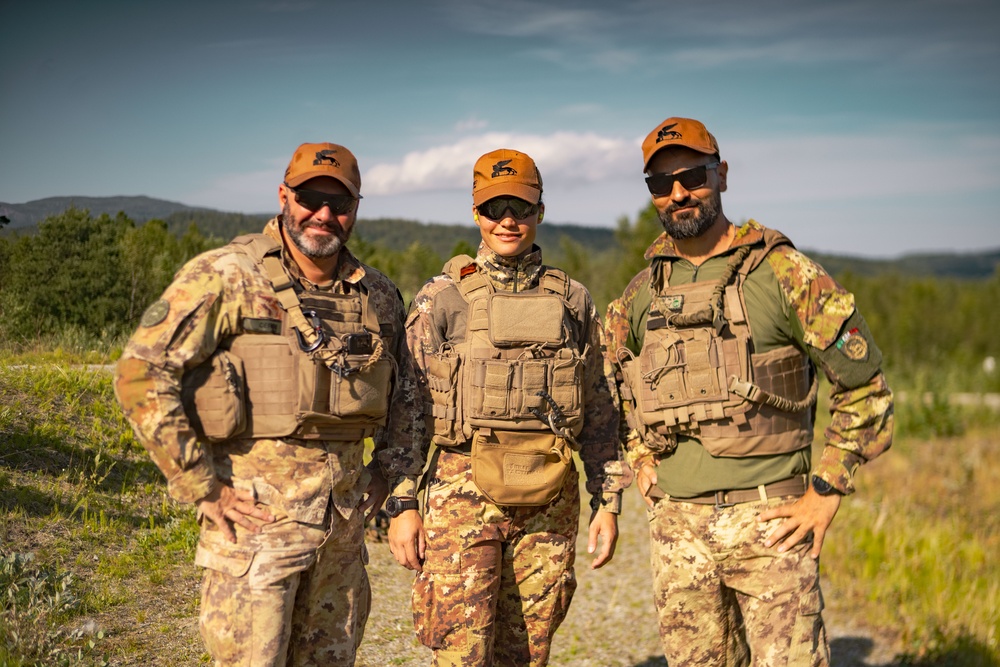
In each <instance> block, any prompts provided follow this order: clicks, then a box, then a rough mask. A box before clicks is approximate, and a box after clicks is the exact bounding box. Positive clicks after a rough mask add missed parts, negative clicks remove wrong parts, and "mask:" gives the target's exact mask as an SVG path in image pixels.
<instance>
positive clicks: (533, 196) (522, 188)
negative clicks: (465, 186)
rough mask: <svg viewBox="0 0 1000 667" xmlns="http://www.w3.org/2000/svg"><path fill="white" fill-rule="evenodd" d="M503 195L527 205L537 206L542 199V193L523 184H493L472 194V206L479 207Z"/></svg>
mask: <svg viewBox="0 0 1000 667" xmlns="http://www.w3.org/2000/svg"><path fill="white" fill-rule="evenodd" d="M504 195H506V196H508V197H517V198H518V199H523V200H524V201H526V202H528V203H529V204H537V203H538V201H539V200H540V199H541V198H542V191H541V190H539V189H537V188H533V187H531V186H530V185H524V184H523V183H495V184H493V185H488V186H486V187H485V188H483V189H482V190H477V191H476V192H474V193H472V205H473V206H479V205H480V204H482V203H484V202H488V201H489V200H491V199H493V198H494V197H503V196H504Z"/></svg>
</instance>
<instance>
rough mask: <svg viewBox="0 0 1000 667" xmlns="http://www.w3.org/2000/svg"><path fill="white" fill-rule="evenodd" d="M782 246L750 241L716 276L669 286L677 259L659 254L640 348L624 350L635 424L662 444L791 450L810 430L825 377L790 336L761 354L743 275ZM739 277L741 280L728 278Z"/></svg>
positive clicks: (778, 240) (718, 452)
mask: <svg viewBox="0 0 1000 667" xmlns="http://www.w3.org/2000/svg"><path fill="white" fill-rule="evenodd" d="M777 245H791V242H790V241H789V240H788V239H787V238H786V237H785V236H784V235H782V234H780V233H779V232H775V231H773V230H766V231H765V233H764V244H763V245H762V246H761V245H758V246H743V247H741V248H739V249H738V250H737V251H736V252H735V253H734V254H733V255H732V257H731V258H730V261H729V264H728V265H727V266H726V270H725V271H724V272H723V275H722V277H721V278H720V279H719V280H717V281H703V282H696V283H690V284H687V285H680V286H677V287H671V286H670V285H669V277H670V276H669V273H670V266H671V265H670V262H668V261H664V260H662V259H659V258H657V259H655V260H654V261H653V265H652V275H651V279H650V290H651V292H652V303H651V305H650V311H649V316H648V318H647V320H646V334H645V338H644V339H643V346H642V350H641V351H640V353H639V357H638V358H635V357H634V355H632V353H631V352H630V351H629V350H628V349H627V348H621V349H619V350H618V359H619V362H620V363H621V367H622V372H623V375H624V378H625V383H624V386H623V394H624V396H625V398H626V399H627V400H629V401H631V403H632V406H633V409H632V412H631V414H630V415H629V425H630V426H632V427H633V428H635V429H637V430H638V431H639V434H640V435H641V436H642V438H643V440H644V441H645V442H646V443H647V445H649V446H650V447H651V448H652V449H654V450H655V451H670V449H671V438H669V437H668V436H670V435H673V434H681V435H687V436H691V437H694V438H697V439H698V440H699V441H700V442H701V444H702V446H704V447H705V449H706V450H708V452H709V453H711V454H712V455H713V456H729V457H740V456H751V455H754V456H756V455H763V454H780V453H786V452H792V451H795V450H798V449H801V448H803V447H807V446H809V444H810V443H811V442H812V435H813V416H814V411H813V410H811V409H810V408H811V407H812V406H813V405H815V403H816V395H817V389H818V380H817V377H816V372H815V369H814V368H813V366H812V364H811V362H810V361H809V358H808V356H806V354H805V353H803V352H802V351H800V350H799V349H798V348H796V347H794V346H792V345H786V346H783V347H780V348H776V349H774V350H771V351H770V352H767V353H765V354H754V352H753V336H752V332H751V330H750V321H749V319H748V318H747V315H746V312H747V311H746V301H745V298H744V294H743V284H744V283H745V282H746V278H747V276H748V275H749V274H750V272H751V271H753V270H754V269H755V268H756V267H757V266H758V265H759V264H760V263H761V262H762V261H764V259H765V258H766V257H767V254H768V253H769V252H770V251H771V250H772V249H773V248H774V247H775V246H777ZM734 276H735V283H734V284H730V283H731V282H732V281H733V278H734Z"/></svg>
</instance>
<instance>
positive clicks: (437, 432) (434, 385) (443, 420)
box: [424, 349, 464, 446]
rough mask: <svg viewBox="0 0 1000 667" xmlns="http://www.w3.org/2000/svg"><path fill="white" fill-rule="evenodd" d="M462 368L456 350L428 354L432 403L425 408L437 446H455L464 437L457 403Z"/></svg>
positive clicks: (427, 371) (427, 373)
mask: <svg viewBox="0 0 1000 667" xmlns="http://www.w3.org/2000/svg"><path fill="white" fill-rule="evenodd" d="M460 367H461V357H459V355H458V353H457V352H456V351H455V350H452V349H448V350H442V351H441V352H439V353H437V354H431V355H428V356H427V369H426V373H425V376H426V378H427V388H428V389H429V390H430V395H431V403H430V405H425V406H424V411H425V413H426V414H428V415H429V416H430V417H431V422H432V424H433V431H432V433H433V435H432V438H431V440H432V442H434V444H435V445H442V446H454V445H457V444H459V443H460V442H461V441H462V440H463V439H464V436H463V435H462V426H461V423H460V421H459V419H458V415H459V414H460V410H461V408H460V406H459V405H458V395H459V391H458V378H459V375H458V373H459V369H460Z"/></svg>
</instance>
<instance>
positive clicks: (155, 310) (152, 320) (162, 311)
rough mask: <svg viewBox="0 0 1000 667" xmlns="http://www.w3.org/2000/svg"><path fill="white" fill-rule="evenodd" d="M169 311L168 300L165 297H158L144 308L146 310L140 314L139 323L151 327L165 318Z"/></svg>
mask: <svg viewBox="0 0 1000 667" xmlns="http://www.w3.org/2000/svg"><path fill="white" fill-rule="evenodd" d="M168 313H170V302H169V301H167V300H166V299H159V300H157V301H154V302H153V303H151V304H150V305H149V308H147V309H146V312H144V313H143V314H142V319H140V320H139V324H140V325H142V326H144V327H153V326H156V325H157V324H159V323H160V322H162V321H163V320H165V319H167V314H168Z"/></svg>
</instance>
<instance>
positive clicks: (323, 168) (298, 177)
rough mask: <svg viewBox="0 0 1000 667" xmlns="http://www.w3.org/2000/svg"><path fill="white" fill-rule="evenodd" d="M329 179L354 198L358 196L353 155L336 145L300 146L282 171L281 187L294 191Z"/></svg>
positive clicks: (357, 170)
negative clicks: (316, 179)
mask: <svg viewBox="0 0 1000 667" xmlns="http://www.w3.org/2000/svg"><path fill="white" fill-rule="evenodd" d="M317 176H329V177H331V178H336V179H337V180H338V181H340V182H341V183H343V184H344V185H345V186H347V189H348V190H350V191H351V194H352V195H354V196H355V197H360V196H361V171H360V170H359V169H358V161H357V159H356V158H355V157H354V153H352V152H351V151H349V150H347V149H346V148H344V147H343V146H339V145H337V144H330V143H323V144H302V145H301V146H299V147H298V148H296V149H295V154H294V155H292V161H291V162H289V163H288V169H285V183H286V184H288V185H290V186H291V187H293V188H295V187H298V186H299V185H301V184H303V183H305V182H306V181H308V180H309V179H310V178H316V177H317Z"/></svg>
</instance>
